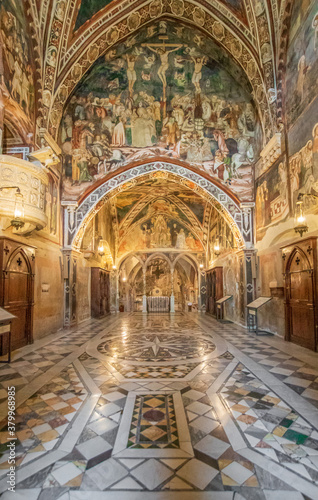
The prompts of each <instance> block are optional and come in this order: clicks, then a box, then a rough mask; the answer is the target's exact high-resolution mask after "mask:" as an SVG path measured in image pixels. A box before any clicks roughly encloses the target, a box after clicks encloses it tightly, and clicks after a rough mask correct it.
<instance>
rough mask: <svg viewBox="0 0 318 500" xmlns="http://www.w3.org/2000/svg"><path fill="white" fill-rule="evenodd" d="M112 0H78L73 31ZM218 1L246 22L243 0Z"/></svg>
mask: <svg viewBox="0 0 318 500" xmlns="http://www.w3.org/2000/svg"><path fill="white" fill-rule="evenodd" d="M112 1H113V0H90V1H89V2H87V0H79V1H78V5H77V9H78V13H77V16H76V21H75V25H74V31H77V30H78V29H79V28H80V27H81V26H83V24H85V23H87V22H88V21H90V20H91V18H92V17H93V16H94V15H96V14H97V13H98V12H99V11H101V10H102V9H104V8H105V7H107V6H108V5H110V4H111V3H112ZM218 2H219V3H220V4H221V7H222V5H223V6H225V7H226V8H228V9H229V10H230V11H232V12H233V14H235V15H237V16H238V18H239V19H240V20H241V21H242V22H244V23H245V24H247V16H246V8H245V3H244V0H218ZM114 3H115V2H114Z"/></svg>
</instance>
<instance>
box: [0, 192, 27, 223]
mask: <svg viewBox="0 0 318 500" xmlns="http://www.w3.org/2000/svg"><path fill="white" fill-rule="evenodd" d="M4 189H15V190H16V192H15V199H14V212H13V215H14V218H13V219H12V220H11V224H10V226H9V227H11V226H12V227H14V229H20V228H21V227H23V226H24V224H25V222H24V220H23V218H24V198H23V194H22V193H21V191H20V188H19V187H18V186H2V187H0V191H3V190H4ZM7 229H9V228H7Z"/></svg>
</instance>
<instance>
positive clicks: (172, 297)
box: [170, 269, 175, 313]
mask: <svg viewBox="0 0 318 500" xmlns="http://www.w3.org/2000/svg"><path fill="white" fill-rule="evenodd" d="M173 274H174V269H171V296H170V312H172V313H174V312H175V311H174V289H173V286H174V276H173Z"/></svg>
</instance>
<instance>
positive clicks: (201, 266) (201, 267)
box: [199, 262, 204, 270]
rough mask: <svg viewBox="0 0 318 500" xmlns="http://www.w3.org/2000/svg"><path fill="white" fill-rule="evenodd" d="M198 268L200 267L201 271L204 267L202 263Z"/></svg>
mask: <svg viewBox="0 0 318 500" xmlns="http://www.w3.org/2000/svg"><path fill="white" fill-rule="evenodd" d="M199 267H200V269H201V270H202V269H203V267H204V266H203V264H202V262H201V264H200V265H199Z"/></svg>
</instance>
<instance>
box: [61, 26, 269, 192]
mask: <svg viewBox="0 0 318 500" xmlns="http://www.w3.org/2000/svg"><path fill="white" fill-rule="evenodd" d="M207 54H208V55H207ZM59 142H60V145H61V148H62V151H63V153H64V154H63V173H64V192H65V193H66V194H67V197H70V196H71V197H73V198H74V199H76V198H77V197H78V196H80V195H82V194H83V193H84V192H85V190H87V189H90V186H92V185H93V184H94V183H95V182H97V181H100V180H101V179H103V178H104V177H106V176H107V175H109V174H111V173H112V172H114V171H115V170H116V169H118V168H119V167H120V166H122V165H127V164H128V163H132V162H134V161H139V160H140V159H144V158H151V157H158V156H160V157H166V158H175V159H180V160H182V161H185V162H186V163H189V164H192V165H195V166H196V168H198V169H200V170H203V171H204V172H205V173H207V174H208V175H209V176H211V177H215V178H216V179H217V180H218V181H219V182H221V183H223V184H224V185H225V186H230V188H231V189H232V190H233V191H234V192H235V193H236V194H237V195H238V196H239V197H240V199H242V200H251V199H252V196H253V190H252V177H253V168H254V161H255V158H256V157H257V155H258V151H259V148H260V142H261V134H260V126H259V124H258V117H257V111H256V109H255V107H254V104H253V101H252V96H251V86H250V84H249V81H248V79H247V78H246V76H245V74H244V72H243V71H242V69H241V68H240V67H239V66H238V65H236V64H235V63H234V61H233V60H232V59H231V58H230V57H229V55H228V54H226V52H225V51H224V50H223V49H221V48H220V47H219V46H218V45H217V44H215V43H214V42H213V41H212V40H211V39H209V38H207V37H205V36H203V35H202V33H200V32H199V31H197V30H192V29H191V30H190V29H189V28H187V27H184V26H182V25H181V26H180V25H179V24H177V23H176V22H174V21H171V20H169V21H168V20H162V21H159V22H156V23H152V24H151V25H149V26H147V27H145V28H142V29H140V30H139V31H138V32H137V33H136V34H135V35H133V36H131V37H129V38H128V39H127V40H126V41H125V42H124V43H122V44H118V45H115V46H114V47H113V48H112V49H111V50H110V51H108V52H107V53H106V54H105V55H104V56H102V57H100V58H99V59H98V60H97V61H96V62H95V63H94V65H93V66H92V68H91V70H90V71H89V72H88V73H87V75H86V76H85V77H84V78H83V79H82V80H81V82H80V84H79V85H78V86H77V88H76V90H75V92H74V93H73V95H72V96H71V98H70V100H69V102H68V104H67V105H66V107H65V110H64V115H63V119H62V122H61V127H60V134H59Z"/></svg>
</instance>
